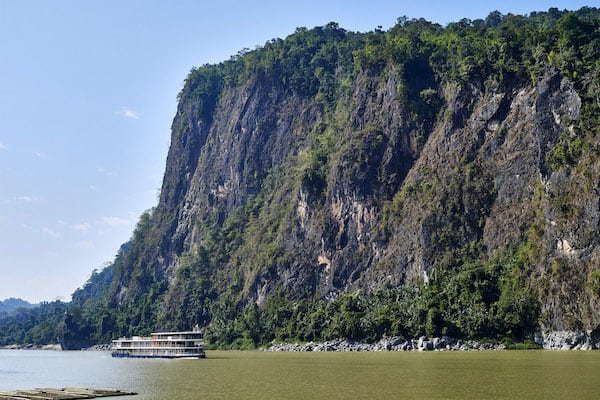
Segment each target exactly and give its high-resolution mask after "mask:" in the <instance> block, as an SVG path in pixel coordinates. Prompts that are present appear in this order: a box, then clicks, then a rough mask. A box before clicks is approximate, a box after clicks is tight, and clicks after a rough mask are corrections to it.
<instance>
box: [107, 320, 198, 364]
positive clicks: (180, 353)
mask: <svg viewBox="0 0 600 400" xmlns="http://www.w3.org/2000/svg"><path fill="white" fill-rule="evenodd" d="M112 344H113V351H112V356H113V357H118V358H205V357H206V354H205V353H204V334H203V332H202V331H201V330H200V329H199V328H198V327H195V328H194V330H193V331H188V332H157V333H151V334H150V336H133V337H131V338H120V339H117V340H113V341H112Z"/></svg>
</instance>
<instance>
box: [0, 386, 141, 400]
mask: <svg viewBox="0 0 600 400" xmlns="http://www.w3.org/2000/svg"><path fill="white" fill-rule="evenodd" d="M136 394H137V393H135V392H125V391H122V390H115V389H89V388H75V387H67V388H62V389H52V388H38V389H33V390H15V391H12V392H0V400H67V399H95V398H98V397H111V396H133V395H136Z"/></svg>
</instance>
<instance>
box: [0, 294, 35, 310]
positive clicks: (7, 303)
mask: <svg viewBox="0 0 600 400" xmlns="http://www.w3.org/2000/svg"><path fill="white" fill-rule="evenodd" d="M35 306H36V305H35V304H31V303H29V302H27V301H25V300H23V299H15V298H13V297H11V298H10V299H6V300H2V301H0V313H1V312H6V313H11V312H13V311H14V310H16V309H17V308H32V307H35Z"/></svg>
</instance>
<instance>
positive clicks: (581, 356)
mask: <svg viewBox="0 0 600 400" xmlns="http://www.w3.org/2000/svg"><path fill="white" fill-rule="evenodd" d="M207 357H208V358H206V359H204V360H138V359H113V358H111V357H110V354H109V353H106V352H60V351H35V350H33V351H29V350H3V351H0V390H14V389H31V388H34V387H63V386H84V387H111V388H115V389H122V390H132V391H136V392H138V393H139V395H138V396H135V397H120V398H121V399H139V400H142V399H200V398H201V399H249V398H254V399H311V400H316V399H350V398H352V399H391V398H393V399H484V398H485V399H592V398H600V352H548V351H503V352H493V351H486V352H431V353H413V352H411V353H263V352H235V351H226V352H225V351H224V352H219V351H209V352H207Z"/></svg>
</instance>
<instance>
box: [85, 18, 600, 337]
mask: <svg viewBox="0 0 600 400" xmlns="http://www.w3.org/2000/svg"><path fill="white" fill-rule="evenodd" d="M551 11H552V10H551ZM590 15H592V16H593V18H591V17H590ZM571 16H574V17H575V18H579V19H578V23H579V25H581V24H583V25H585V24H588V25H590V26H596V30H595V31H594V30H593V29H592V28H590V29H589V31H585V32H587V33H581V32H579V33H578V34H579V35H583V36H582V37H579V39H577V38H576V39H573V38H570V39H569V38H567V39H568V40H573V41H576V40H579V42H577V43H578V44H577V45H578V46H579V47H573V46H576V44H574V43H571V48H573V49H575V50H573V51H575V52H578V53H577V54H579V55H577V54H576V55H575V56H573V57H575V59H577V57H580V58H579V59H580V60H582V61H581V63H583V64H582V65H583V66H580V68H582V72H580V73H579V75H577V73H574V71H575V70H576V69H577V68H578V67H577V65H579V64H577V62H574V63H573V64H572V66H571V64H569V63H568V62H569V61H568V60H567V61H565V63H566V64H565V63H562V61H561V62H559V61H557V60H556V59H557V57H559V55H561V54H562V55H563V58H565V57H567V56H568V54H566V53H565V52H566V51H567V50H565V49H566V47H564V46H563V47H561V46H562V45H560V44H559V42H560V40H562V39H560V38H562V36H561V35H563V33H564V32H563V31H562V29H567V28H565V27H568V26H569V25H568V24H567V22H568V21H566V20H567V19H568V18H571ZM594 18H595V19H594ZM540 21H541V22H540ZM544 21H551V22H552V24H553V26H555V27H556V28H555V30H556V32H555V35H556V37H560V38H559V39H557V40H558V42H553V41H552V40H553V39H552V37H554V36H552V37H550V39H548V38H546V37H544V36H543V35H542V36H539V37H536V38H533V39H532V38H531V37H530V36H531V35H532V33H531V32H532V31H534V30H535V29H538V31H540V32H541V30H542V29H547V28H545V25H543V23H544ZM561 21H563V22H561ZM565 21H566V22H565ZM492 22H493V21H491V20H490V21H487V20H486V21H483V20H480V22H479V21H466V22H465V21H461V24H451V25H450V26H448V27H446V28H442V27H441V26H439V25H435V24H430V23H427V22H426V21H423V20H414V21H406V20H399V23H398V25H397V26H396V27H394V28H392V29H391V30H390V31H388V32H382V31H375V32H371V33H368V34H356V33H352V32H347V31H345V30H343V29H341V28H339V27H338V26H337V24H333V23H332V24H329V25H327V26H326V27H322V28H315V29H314V30H306V29H299V30H298V31H297V32H296V33H295V34H293V35H291V36H290V37H288V38H286V39H285V40H273V41H270V42H268V43H267V44H265V46H264V47H263V48H260V49H257V50H255V51H252V52H249V53H245V54H240V55H238V56H236V57H234V58H232V59H231V60H229V61H227V62H224V63H222V64H219V65H216V66H204V67H202V68H198V69H195V70H193V71H192V72H191V73H190V75H189V76H188V79H187V80H186V84H185V87H184V89H183V90H182V92H181V94H180V98H179V100H180V102H179V107H178V111H177V115H176V116H175V119H174V122H173V128H172V137H171V147H170V150H169V154H168V158H167V166H166V172H165V178H164V183H163V188H162V191H161V197H160V201H159V204H158V205H157V207H156V208H155V210H153V211H152V212H151V213H149V214H147V215H146V216H145V219H144V218H143V219H142V220H141V221H140V224H139V225H138V229H137V230H136V235H134V238H133V242H132V243H133V244H132V246H131V247H130V248H129V249H128V250H127V251H125V252H123V253H122V254H120V257H121V259H120V260H121V261H119V262H115V264H114V265H113V266H112V267H111V268H112V269H111V273H114V278H112V281H111V282H112V283H111V284H110V288H109V289H108V290H107V292H106V293H107V294H106V296H107V298H108V299H110V300H109V304H111V305H110V307H113V308H115V309H118V310H130V311H129V312H130V317H129V320H128V321H129V322H128V323H129V325H127V324H121V325H120V328H118V329H117V330H119V331H126V330H127V329H128V327H134V326H152V325H162V326H165V327H170V328H180V327H184V326H186V325H189V324H190V323H192V322H200V323H203V324H210V323H212V324H215V323H217V321H216V319H220V320H221V322H220V323H222V324H225V323H226V322H225V321H226V320H227V319H232V320H234V319H236V318H238V317H240V316H241V315H244V317H243V318H242V320H244V321H246V322H245V323H246V324H250V322H248V321H247V320H248V318H250V317H249V316H251V315H254V314H252V313H253V312H256V313H258V314H257V316H256V318H258V321H259V322H256V323H259V324H260V323H261V322H260V319H261V317H260V315H263V314H261V313H269V312H271V311H268V310H271V308H270V307H273V304H275V303H274V301H275V300H274V299H281V298H285V299H297V300H301V299H312V300H314V301H321V300H323V301H325V302H327V301H332V299H335V298H337V297H338V296H340V295H342V294H344V293H357V291H358V292H360V293H374V292H376V291H377V290H380V289H384V288H398V287H406V288H417V289H418V290H420V291H423V290H433V289H431V288H434V287H436V285H441V286H440V287H444V286H443V285H445V284H447V282H451V281H452V279H454V278H453V275H455V274H465V273H473V271H475V270H476V269H477V268H480V267H481V268H484V269H485V268H488V267H489V265H492V264H493V265H496V264H497V265H500V266H499V267H497V268H496V267H494V268H496V269H495V270H494V269H489V271H491V272H487V273H488V275H486V277H485V279H484V278H481V279H482V280H481V282H483V283H481V284H482V285H484V284H488V283H489V282H493V284H494V285H496V286H494V287H495V289H494V290H490V291H488V292H484V291H477V290H478V289H469V290H472V292H470V293H473V294H477V293H479V294H481V293H484V294H483V297H484V298H483V299H481V300H478V301H479V302H475V303H473V304H471V303H469V304H470V305H469V306H468V307H475V308H477V307H482V311H481V314H477V315H481V318H482V321H484V322H482V323H485V321H486V320H485V318H487V317H486V316H487V315H488V314H492V313H495V312H497V310H499V309H500V308H501V307H510V306H511V305H506V304H505V305H502V304H504V303H502V301H503V300H502V299H504V297H503V296H505V295H506V296H508V294H507V293H509V294H510V293H513V292H514V291H517V290H520V291H526V292H527V293H529V294H532V296H533V300H532V301H534V302H533V303H532V304H534V306H532V307H534V308H535V309H536V310H537V311H535V315H533V317H534V318H535V321H536V323H537V326H538V328H540V329H542V330H548V331H560V330H585V331H587V332H588V333H590V332H592V331H594V330H595V329H597V328H598V326H599V325H600V297H599V295H600V286H595V285H600V278H598V274H597V273H596V272H595V271H597V268H598V262H599V260H600V257H599V256H600V254H599V251H598V244H599V240H600V235H599V234H598V224H599V221H600V207H599V206H600V191H599V187H598V185H599V182H600V164H599V163H598V161H597V149H598V138H597V133H598V131H597V126H595V125H594V124H595V122H594V121H597V111H598V107H599V106H600V104H596V99H595V97H594V96H595V95H596V94H597V92H600V90H598V89H597V88H598V79H597V78H598V76H599V71H600V66H599V65H598V63H597V62H596V63H595V64H594V63H593V62H591V64H590V63H589V62H588V61H586V60H588V58H589V57H588V55H586V54H584V50H585V51H589V52H591V51H597V46H596V47H593V46H589V48H588V47H586V46H588V45H589V44H590V43H600V37H598V32H599V30H598V29H597V25H598V13H597V11H595V10H594V9H591V10H590V9H585V10H582V11H580V12H579V14H575V13H566V14H561V13H559V14H558V15H555V13H554V14H553V12H549V13H548V14H546V13H539V14H535V15H533V16H530V17H529V18H524V17H517V16H507V17H506V18H505V20H504V22H502V24H500V25H497V24H496V25H494V24H492ZM594 24H596V25H594ZM585 26H587V25H585ZM582 29H583V28H582ZM538 31H536V32H538ZM594 32H595V33H594ZM565 35H566V34H565ZM565 37H566V36H565ZM461 38H462V39H461ZM567 39H565V40H567ZM461 40H462V41H463V42H461ZM486 40H487V41H486ZM536 40H537V41H536ZM594 41H595V42H594ZM460 43H463V44H464V46H466V47H464V48H463V47H461V44H460ZM467 44H468V46H472V47H471V48H469V47H468V46H467ZM567 44H568V43H567ZM477 46H481V47H479V48H478V47H477ZM511 46H512V47H511ZM584 48H585V49H584ZM594 49H595V50H594ZM586 57H588V58H586ZM586 63H587V64H586ZM582 76H585V78H582ZM594 90H596V92H594ZM502 257H504V258H502ZM497 260H505V261H497ZM506 260H508V261H506ZM494 263H496V264H494ZM509 264H510V265H511V267H510V268H508V267H506V265H509ZM467 265H469V266H470V267H468V268H467V267H466V266H467ZM473 265H477V266H480V267H477V268H475V267H473ZM469 268H471V269H469ZM489 268H491V267H489ZM486 271H487V270H486ZM596 280H598V282H596ZM432 282H433V283H432ZM478 282H480V281H477V280H475V281H473V282H472V283H473V285H474V286H475V287H477V285H478ZM486 282H487V283H486ZM90 284H93V282H92V283H90ZM461 284H463V283H461ZM428 285H429V289H428ZM511 285H513V286H515V287H511ZM516 286H519V288H516ZM439 293H442V292H439ZM439 293H438V295H439ZM485 293H488V294H489V293H491V295H490V296H492V297H493V298H491V299H486V298H485ZM519 293H521V292H519ZM84 294H85V293H84V292H83V291H82V292H80V293H79V294H76V296H74V299H75V301H78V296H80V300H85V296H84ZM457 296H458V295H457ZM494 296H495V297H494ZM458 298H459V297H457V299H458ZM514 298H515V299H523V298H524V297H518V296H517V297H514ZM436 299H438V300H436V301H437V303H436V307H443V304H447V303H444V301H449V302H450V303H448V304H450V305H448V306H447V307H455V306H456V304H457V303H456V302H454V303H453V300H452V299H449V300H448V299H446V300H443V298H442V297H436ZM440 299H442V300H440ZM461 301H462V300H461ZM469 301H470V300H469ZM507 302H510V301H508V300H507ZM298 304H299V303H298ZM250 306H251V307H250ZM512 306H514V304H513V305H512ZM248 307H250V308H248ZM465 307H467V306H465ZM429 308H430V309H431V307H429ZM132 310H134V311H132ZM249 310H250V311H249ZM252 310H255V311H252ZM265 310H266V311H265ZM450 310H451V308H449V309H448V310H444V309H441V310H440V315H439V316H438V315H437V314H435V315H434V314H432V315H429V314H427V318H430V322H431V323H432V324H433V325H434V326H433V327H432V328H431V329H434V330H435V329H437V328H436V327H435V325H436V324H438V325H440V326H446V325H447V326H449V327H450V329H455V330H457V331H458V332H459V333H460V332H463V333H464V332H466V331H465V330H464V329H466V328H464V327H463V326H467V325H461V324H463V322H461V321H458V320H457V321H455V320H453V319H452V316H451V311H450ZM307 312H308V311H307ZM424 312H427V309H426V308H425V309H424ZM436 312H437V311H436ZM473 312H474V313H475V311H473ZM109 314H110V313H109ZM107 315H108V314H107ZM269 315H271V314H269ZM473 315H475V314H473ZM503 315H504V314H503ZM507 315H508V314H507ZM510 315H513V314H510ZM515 315H516V314H515ZM111 318H112V317H111ZM252 318H254V317H252ZM422 318H425V316H424V315H422ZM423 321H424V319H423ZM107 323H113V324H115V325H118V324H119V321H118V319H113V320H110V319H109V320H108V322H107ZM465 324H466V322H465ZM490 324H492V323H491V322H490ZM492 325H493V324H492ZM244 326H245V325H244ZM469 326H470V325H469ZM490 326H491V325H490ZM494 326H495V325H494ZM234 329H237V328H235V327H231V329H230V330H234ZM240 329H241V328H240ZM248 329H250V328H248ZM461 329H462V331H461ZM498 329H500V328H498ZM469 332H471V331H469ZM494 332H496V331H494ZM498 332H500V331H498ZM502 332H504V331H502ZM513 333H514V332H513ZM507 334H510V332H509V333H507ZM468 335H471V336H473V335H475V336H476V335H477V332H471V333H468Z"/></svg>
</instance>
